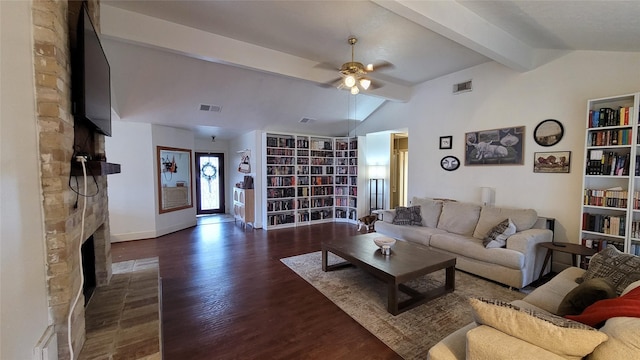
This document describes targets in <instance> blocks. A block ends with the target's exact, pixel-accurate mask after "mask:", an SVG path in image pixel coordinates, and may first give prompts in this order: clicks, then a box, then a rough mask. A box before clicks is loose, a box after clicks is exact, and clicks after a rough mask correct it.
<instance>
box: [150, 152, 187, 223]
mask: <svg viewBox="0 0 640 360" xmlns="http://www.w3.org/2000/svg"><path fill="white" fill-rule="evenodd" d="M157 159H158V160H157V162H158V163H157V166H158V212H159V213H160V214H163V213H166V212H169V211H176V210H181V209H186V208H190V207H193V203H192V185H191V150H189V149H178V148H172V147H165V146H158V147H157Z"/></svg>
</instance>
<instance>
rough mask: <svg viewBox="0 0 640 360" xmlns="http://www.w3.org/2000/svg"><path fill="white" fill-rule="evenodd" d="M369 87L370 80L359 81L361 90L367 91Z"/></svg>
mask: <svg viewBox="0 0 640 360" xmlns="http://www.w3.org/2000/svg"><path fill="white" fill-rule="evenodd" d="M370 85H371V80H369V79H360V86H362V88H363V89H365V90H368V89H369V86H370Z"/></svg>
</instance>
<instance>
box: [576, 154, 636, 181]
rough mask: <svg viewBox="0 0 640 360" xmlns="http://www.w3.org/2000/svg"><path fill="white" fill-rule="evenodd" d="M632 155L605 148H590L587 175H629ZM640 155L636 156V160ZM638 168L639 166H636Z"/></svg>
mask: <svg viewBox="0 0 640 360" xmlns="http://www.w3.org/2000/svg"><path fill="white" fill-rule="evenodd" d="M630 159H631V155H630V154H629V153H627V154H618V153H616V152H612V151H609V152H606V151H604V150H589V155H588V157H587V166H586V175H612V176H624V175H629V163H630ZM639 159H640V157H638V156H636V162H637V161H639ZM636 168H637V167H636Z"/></svg>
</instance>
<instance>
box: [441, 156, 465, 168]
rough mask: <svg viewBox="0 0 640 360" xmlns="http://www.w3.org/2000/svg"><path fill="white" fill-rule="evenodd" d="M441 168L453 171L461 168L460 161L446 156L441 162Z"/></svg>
mask: <svg viewBox="0 0 640 360" xmlns="http://www.w3.org/2000/svg"><path fill="white" fill-rule="evenodd" d="M440 166H441V167H442V168H443V169H445V170H447V171H453V170H456V169H457V168H458V167H460V160H458V158H457V157H455V156H451V155H449V156H445V157H443V158H442V160H440Z"/></svg>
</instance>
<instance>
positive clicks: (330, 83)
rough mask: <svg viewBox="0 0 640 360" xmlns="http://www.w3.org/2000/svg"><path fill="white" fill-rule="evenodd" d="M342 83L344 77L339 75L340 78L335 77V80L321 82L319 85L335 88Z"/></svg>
mask: <svg viewBox="0 0 640 360" xmlns="http://www.w3.org/2000/svg"><path fill="white" fill-rule="evenodd" d="M341 83H342V77H339V78H335V79H333V80H329V81H327V82H324V83H321V84H319V85H320V86H322V87H325V88H335V87H338V86H339V85H340V84H341Z"/></svg>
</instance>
